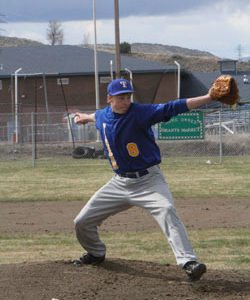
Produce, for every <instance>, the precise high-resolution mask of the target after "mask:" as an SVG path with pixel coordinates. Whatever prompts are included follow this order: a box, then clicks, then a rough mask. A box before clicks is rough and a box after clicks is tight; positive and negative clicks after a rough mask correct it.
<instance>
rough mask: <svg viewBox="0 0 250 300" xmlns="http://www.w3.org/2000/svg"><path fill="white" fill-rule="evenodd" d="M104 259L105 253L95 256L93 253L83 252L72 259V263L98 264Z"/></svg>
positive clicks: (78, 264) (80, 264) (79, 264)
mask: <svg viewBox="0 0 250 300" xmlns="http://www.w3.org/2000/svg"><path fill="white" fill-rule="evenodd" d="M104 260H105V255H103V256H99V257H96V256H94V255H91V254H89V253H87V254H84V255H83V256H82V257H80V258H79V259H76V260H74V261H73V264H74V265H77V266H82V265H99V264H100V263H102V262H103V261H104Z"/></svg>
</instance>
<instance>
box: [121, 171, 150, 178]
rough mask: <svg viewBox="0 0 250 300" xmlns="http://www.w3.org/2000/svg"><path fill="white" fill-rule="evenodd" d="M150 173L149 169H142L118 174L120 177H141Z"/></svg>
mask: <svg viewBox="0 0 250 300" xmlns="http://www.w3.org/2000/svg"><path fill="white" fill-rule="evenodd" d="M148 173H149V172H148V170H141V171H138V172H127V173H123V174H117V175H119V176H120V177H126V178H139V177H142V176H144V175H147V174H148Z"/></svg>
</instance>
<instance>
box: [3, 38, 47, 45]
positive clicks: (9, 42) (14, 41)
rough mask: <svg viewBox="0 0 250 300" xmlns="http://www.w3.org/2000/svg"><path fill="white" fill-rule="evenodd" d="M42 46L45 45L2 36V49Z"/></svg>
mask: <svg viewBox="0 0 250 300" xmlns="http://www.w3.org/2000/svg"><path fill="white" fill-rule="evenodd" d="M42 45H44V44H43V43H40V42H36V41H33V40H29V39H20V38H16V37H6V36H0V47H18V46H42Z"/></svg>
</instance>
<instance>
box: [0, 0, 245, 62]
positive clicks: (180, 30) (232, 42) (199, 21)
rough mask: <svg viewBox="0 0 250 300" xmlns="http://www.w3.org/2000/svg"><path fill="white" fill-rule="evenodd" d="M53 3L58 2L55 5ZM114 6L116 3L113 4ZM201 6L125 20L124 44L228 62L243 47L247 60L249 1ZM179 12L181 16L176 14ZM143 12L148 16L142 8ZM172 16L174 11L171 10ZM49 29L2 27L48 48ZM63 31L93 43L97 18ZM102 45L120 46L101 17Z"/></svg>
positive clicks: (70, 38) (72, 39) (71, 39)
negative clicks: (167, 48) (175, 48)
mask: <svg viewBox="0 0 250 300" xmlns="http://www.w3.org/2000/svg"><path fill="white" fill-rule="evenodd" d="M1 1H2V0H1ZM3 1H5V0H3ZM9 1H10V2H11V1H13V0H9ZM22 1H27V0H22ZM157 1H158V0H155V1H154V2H152V3H158V2H157ZM159 1H160V0H159ZM40 2H41V1H39V3H40ZM44 2H46V0H44ZM51 2H53V3H54V2H56V0H55V1H51ZM72 2H73V4H74V5H75V3H76V2H77V1H73V0H72ZM81 2H82V3H83V2H84V3H87V2H88V3H89V2H91V0H88V1H83V0H81ZM104 2H105V3H106V2H107V3H110V0H105V1H103V0H97V1H96V3H97V4H98V5H99V4H100V3H104ZM111 2H112V3H113V0H111ZM133 2H134V3H135V4H134V5H138V4H141V5H142V3H144V2H145V3H148V1H142V0H137V1H135V0H134V1H133ZM162 2H164V1H163V0H162ZM166 2H168V1H166ZM171 2H174V1H171ZM175 2H176V3H177V4H178V3H179V4H180V2H184V3H186V2H188V3H191V4H192V5H194V4H195V1H175ZM200 2H201V3H202V5H200V6H197V7H195V9H194V7H193V6H192V7H193V9H191V6H190V7H189V8H190V9H188V7H184V9H183V8H180V7H179V6H178V5H177V4H176V6H175V7H172V12H173V13H165V14H163V13H162V14H158V15H153V14H152V15H147V16H146V15H145V14H144V13H142V14H141V15H129V16H126V17H120V40H121V42H123V41H127V42H129V43H135V42H141V43H142V42H145V43H159V44H165V45H175V46H180V47H186V48H191V49H199V50H204V51H209V52H211V53H213V54H215V55H217V56H219V57H228V58H236V57H237V50H236V49H237V46H238V45H239V44H241V45H242V48H243V50H244V51H243V54H244V55H248V54H249V53H250V41H248V40H249V39H248V37H249V36H250V1H249V0H247V1H246V0H238V1H232V0H223V1H221V0H218V1H211V2H209V5H208V6H206V7H204V6H203V4H204V2H205V1H200ZM126 3H127V7H126V9H129V10H131V12H134V10H133V6H129V4H131V5H132V2H130V0H127V1H125V0H120V7H121V6H122V5H125V4H126ZM169 3H170V2H169ZM206 3H208V2H206ZM74 5H73V6H74ZM164 7H165V6H164ZM106 9H107V8H106ZM174 9H175V10H176V11H178V13H174ZM141 10H142V11H143V9H141ZM146 11H147V9H146V8H145V13H146ZM169 11H171V6H170V8H169ZM112 13H113V12H112ZM47 26H48V23H47V22H39V23H27V22H25V23H20V22H18V23H12V22H10V23H7V24H1V28H3V29H5V30H6V31H5V33H4V34H5V35H7V36H17V37H29V38H30V37H32V36H34V37H36V38H35V39H36V40H38V41H41V42H43V43H47V40H46V28H47ZM62 26H63V30H64V36H65V40H64V42H65V44H80V43H82V42H83V38H84V35H89V37H90V42H91V43H93V42H94V32H93V21H92V19H91V20H89V19H88V20H82V21H79V20H78V21H76V20H75V21H74V20H71V21H65V22H63V23H62ZM97 42H98V43H114V42H115V36H114V20H113V17H112V18H111V19H105V18H98V16H97Z"/></svg>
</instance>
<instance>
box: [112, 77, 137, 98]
mask: <svg viewBox="0 0 250 300" xmlns="http://www.w3.org/2000/svg"><path fill="white" fill-rule="evenodd" d="M107 91H108V94H109V95H110V96H116V95H120V94H127V93H133V92H134V91H133V88H132V86H131V84H130V82H129V81H128V80H126V79H123V78H118V79H115V80H113V81H111V82H110V84H109V85H108V89H107Z"/></svg>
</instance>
